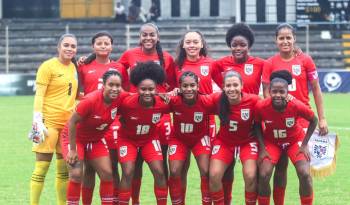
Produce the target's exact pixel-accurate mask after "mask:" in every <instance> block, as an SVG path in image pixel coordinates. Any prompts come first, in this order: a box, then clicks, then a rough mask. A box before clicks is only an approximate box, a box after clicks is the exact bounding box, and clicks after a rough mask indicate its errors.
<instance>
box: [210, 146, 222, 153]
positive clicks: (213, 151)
mask: <svg viewBox="0 0 350 205" xmlns="http://www.w3.org/2000/svg"><path fill="white" fill-rule="evenodd" d="M219 150H220V145H215V146H214V147H213V150H212V151H211V154H212V155H214V154H216V153H218V152H219Z"/></svg>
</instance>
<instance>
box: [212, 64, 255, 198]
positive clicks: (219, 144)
mask: <svg viewBox="0 0 350 205" xmlns="http://www.w3.org/2000/svg"><path fill="white" fill-rule="evenodd" d="M242 89H243V81H242V78H241V76H240V74H239V73H237V72H236V71H228V72H226V73H225V76H224V82H223V92H222V93H221V94H220V95H216V96H214V98H213V101H214V103H217V104H219V106H218V107H219V109H218V114H219V118H220V129H219V132H218V134H217V136H216V138H215V141H214V142H213V149H212V156H211V158H210V168H209V186H210V192H211V196H212V200H213V203H214V205H224V204H225V203H226V202H225V201H224V190H223V188H225V187H223V184H222V178H223V177H224V174H225V171H226V170H227V169H228V168H229V166H230V164H231V163H232V161H234V160H235V158H236V157H238V156H239V158H240V160H241V161H242V165H243V178H244V183H245V204H246V205H255V204H256V198H257V164H256V160H257V158H258V146H257V140H256V139H255V137H254V136H253V132H252V131H253V123H254V115H255V111H254V107H255V105H256V103H257V102H258V100H259V97H258V96H257V95H254V94H248V93H244V92H242Z"/></svg>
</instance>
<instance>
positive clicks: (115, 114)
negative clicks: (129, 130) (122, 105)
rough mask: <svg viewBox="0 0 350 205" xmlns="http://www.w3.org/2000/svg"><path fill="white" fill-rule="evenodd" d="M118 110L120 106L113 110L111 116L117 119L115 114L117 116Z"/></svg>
mask: <svg viewBox="0 0 350 205" xmlns="http://www.w3.org/2000/svg"><path fill="white" fill-rule="evenodd" d="M117 111H118V108H114V109H112V110H111V118H112V119H113V120H114V119H115V116H117Z"/></svg>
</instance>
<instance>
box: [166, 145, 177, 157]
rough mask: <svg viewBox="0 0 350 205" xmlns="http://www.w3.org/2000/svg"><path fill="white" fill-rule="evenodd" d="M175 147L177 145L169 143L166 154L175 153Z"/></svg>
mask: <svg viewBox="0 0 350 205" xmlns="http://www.w3.org/2000/svg"><path fill="white" fill-rule="evenodd" d="M176 148H177V145H171V146H170V147H169V151H168V154H169V155H173V154H175V153H176Z"/></svg>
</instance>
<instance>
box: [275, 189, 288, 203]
mask: <svg viewBox="0 0 350 205" xmlns="http://www.w3.org/2000/svg"><path fill="white" fill-rule="evenodd" d="M285 192H286V187H278V186H276V187H273V202H274V203H275V205H284V195H285Z"/></svg>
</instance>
